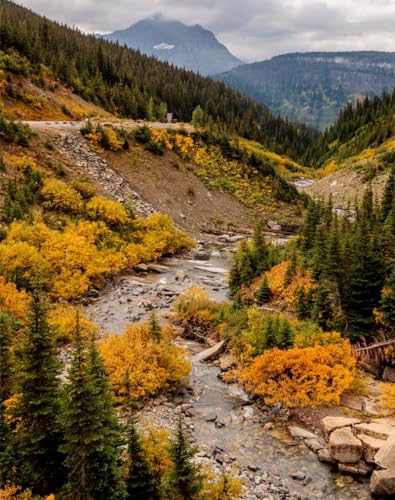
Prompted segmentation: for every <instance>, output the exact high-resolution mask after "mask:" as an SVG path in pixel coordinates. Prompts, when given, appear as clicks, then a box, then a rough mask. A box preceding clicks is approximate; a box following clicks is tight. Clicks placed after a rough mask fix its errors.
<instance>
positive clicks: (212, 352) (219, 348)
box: [192, 340, 225, 362]
mask: <svg viewBox="0 0 395 500" xmlns="http://www.w3.org/2000/svg"><path fill="white" fill-rule="evenodd" d="M224 348H225V342H224V341H223V340H221V342H218V343H217V344H215V345H214V346H213V347H210V348H209V349H206V350H204V351H202V352H199V353H198V354H196V355H195V356H194V357H193V358H192V361H194V362H198V361H208V360H209V359H214V358H217V357H218V356H219V355H220V354H222V352H223V350H224Z"/></svg>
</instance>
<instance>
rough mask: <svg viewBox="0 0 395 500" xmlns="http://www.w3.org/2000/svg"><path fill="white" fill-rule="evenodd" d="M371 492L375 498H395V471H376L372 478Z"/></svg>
mask: <svg viewBox="0 0 395 500" xmlns="http://www.w3.org/2000/svg"><path fill="white" fill-rule="evenodd" d="M370 492H371V493H372V495H373V496H375V497H380V498H382V497H387V498H394V497H395V469H384V470H376V471H374V472H373V474H372V477H371V478H370Z"/></svg>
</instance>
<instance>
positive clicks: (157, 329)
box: [148, 311, 162, 342]
mask: <svg viewBox="0 0 395 500" xmlns="http://www.w3.org/2000/svg"><path fill="white" fill-rule="evenodd" d="M148 328H149V333H150V336H151V338H152V339H153V340H155V342H159V341H160V340H161V338H162V328H161V326H160V323H159V321H158V317H157V315H156V313H155V311H153V312H152V314H151V316H150V317H149V321H148Z"/></svg>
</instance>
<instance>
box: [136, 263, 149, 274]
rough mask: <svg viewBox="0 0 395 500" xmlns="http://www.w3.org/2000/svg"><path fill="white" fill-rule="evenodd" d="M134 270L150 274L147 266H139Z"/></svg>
mask: <svg viewBox="0 0 395 500" xmlns="http://www.w3.org/2000/svg"><path fill="white" fill-rule="evenodd" d="M134 269H135V270H136V271H138V272H140V273H146V272H148V266H147V264H143V263H141V264H137V266H135V267H134Z"/></svg>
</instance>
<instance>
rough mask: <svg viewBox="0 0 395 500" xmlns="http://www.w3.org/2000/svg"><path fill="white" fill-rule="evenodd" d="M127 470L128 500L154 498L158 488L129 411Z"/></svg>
mask: <svg viewBox="0 0 395 500" xmlns="http://www.w3.org/2000/svg"><path fill="white" fill-rule="evenodd" d="M127 443H128V448H127V471H126V477H127V479H126V489H127V497H126V498H127V499H128V500H155V499H158V498H159V488H158V484H157V482H156V478H155V474H154V472H153V469H152V466H151V464H150V463H149V461H148V460H147V457H146V456H145V454H144V450H143V447H142V445H141V440H140V436H139V434H138V431H137V419H136V417H135V416H134V415H133V414H132V412H131V411H129V415H128V424H127Z"/></svg>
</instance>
